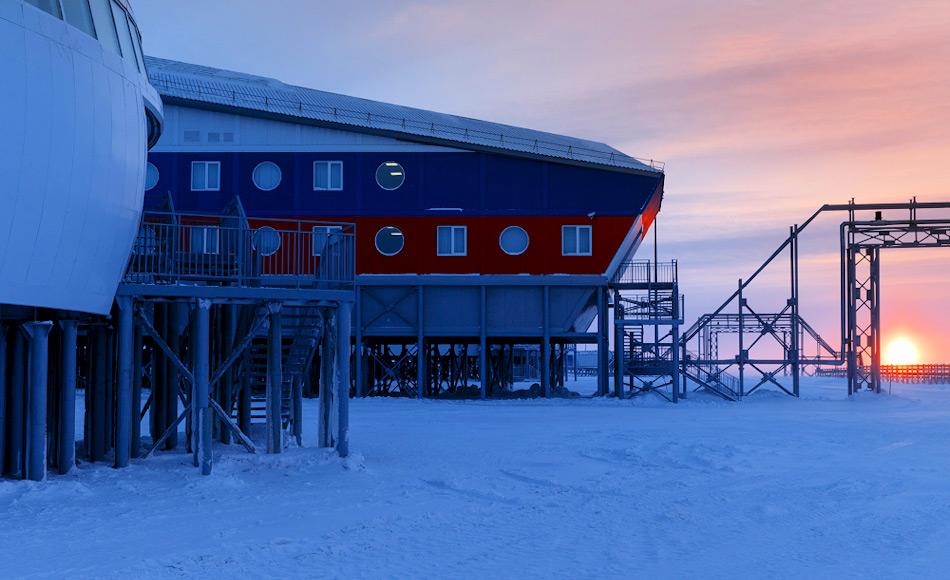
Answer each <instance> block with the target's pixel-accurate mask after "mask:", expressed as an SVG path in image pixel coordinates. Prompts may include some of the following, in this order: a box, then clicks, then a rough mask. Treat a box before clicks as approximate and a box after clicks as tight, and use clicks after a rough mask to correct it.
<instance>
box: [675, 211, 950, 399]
mask: <svg viewBox="0 0 950 580" xmlns="http://www.w3.org/2000/svg"><path fill="white" fill-rule="evenodd" d="M921 210H927V211H933V212H942V211H946V210H950V202H918V201H917V200H916V199H912V200H910V201H909V202H907V203H880V204H856V203H854V201H853V200H852V202H851V203H849V204H840V205H824V206H822V207H820V208H819V209H818V210H817V211H816V212H815V213H813V214H812V215H811V216H810V217H809V218H808V219H807V220H806V221H805V222H804V223H803V224H802V225H801V226H798V225H795V226H792V227H791V228H790V229H789V236H788V238H786V240H785V241H784V242H783V243H782V244H781V245H780V246H779V247H778V248H777V249H776V250H775V251H774V252H773V253H772V254H771V255H770V256H769V257H768V258H767V259H766V260H765V262H764V263H763V264H762V265H761V266H759V268H757V269H756V270H755V271H754V272H753V273H752V275H751V276H749V277H748V278H746V279H744V280H743V279H740V280H739V283H738V287H737V289H736V290H735V291H734V292H733V293H732V294H731V295H730V296H729V297H728V298H727V299H726V300H725V301H724V302H723V303H722V304H721V305H720V306H719V307H718V308H717V309H716V310H715V311H713V312H712V313H710V314H704V315H701V316H700V317H699V318H698V319H697V320H696V322H695V323H694V324H693V325H692V326H691V327H690V328H689V329H688V330H687V331H686V332H684V333H683V336H682V338H681V340H680V348H681V353H682V356H681V360H682V371H683V384H684V388H685V386H686V384H687V382H688V381H689V382H692V384H693V385H694V387H695V388H696V389H697V390H700V389H701V390H706V391H708V392H711V393H713V394H716V395H718V396H720V397H723V398H726V399H729V400H738V399H740V398H742V397H744V396H747V395H749V394H751V393H753V392H755V391H756V390H757V389H759V388H761V387H762V386H764V385H766V384H769V385H773V386H776V387H777V388H778V389H779V390H780V391H781V392H785V393H787V394H789V395H792V396H795V397H797V396H799V392H800V376H801V374H802V371H803V369H804V368H818V367H821V366H840V365H843V364H846V365H847V376H848V393H849V394H853V393H855V392H858V391H860V390H871V391H875V392H879V391H880V385H881V379H880V376H881V359H880V350H881V344H880V341H881V301H880V294H881V293H880V286H881V268H880V251H881V250H882V249H887V248H934V247H950V233H948V232H950V217H946V218H944V217H939V216H938V217H936V218H931V219H919V218H918V212H919V211H921ZM835 212H846V213H847V215H848V217H847V220H845V221H844V222H843V223H841V225H840V254H841V261H840V269H841V279H840V285H841V295H840V336H841V340H840V343H839V344H840V347H839V348H837V349H835V348H833V347H832V346H831V344H830V343H829V342H827V341H825V340H824V339H823V338H821V336H820V335H818V333H817V332H816V331H815V330H814V328H813V327H812V326H811V325H810V324H808V322H807V321H806V320H805V319H804V317H803V316H802V315H801V312H800V310H799V308H800V295H799V255H798V251H799V237H800V235H801V233H802V231H803V230H804V229H805V228H806V227H808V226H809V225H810V224H811V223H812V222H813V221H814V220H815V219H817V218H818V217H819V216H820V215H822V214H824V213H835ZM886 212H888V213H891V214H892V213H893V212H901V213H904V214H905V215H906V216H907V217H906V218H903V217H899V218H896V219H895V218H894V217H893V216H890V217H887V219H885V215H884V214H885V213H886ZM859 213H861V214H870V217H871V219H859V218H858V215H859ZM786 252H787V255H788V259H789V262H788V263H789V276H788V281H789V291H788V295H787V297H786V298H783V301H784V304H783V305H782V307H781V308H780V309H779V310H778V311H767V312H763V311H760V310H759V309H757V308H754V307H753V306H752V304H751V303H750V301H749V298H748V294H749V285H750V284H751V283H752V282H753V281H754V280H755V279H756V278H758V276H759V275H760V274H761V273H762V272H763V270H765V269H766V268H767V267H768V266H769V265H771V264H772V263H773V262H775V261H776V260H777V259H778V258H779V257H780V256H781V255H783V254H785V253H786ZM730 308H734V309H735V310H734V311H733V312H729V309H730ZM723 333H730V334H733V335H735V337H736V344H735V345H734V346H735V347H736V351H735V353H734V354H733V353H729V354H725V353H723V352H721V346H720V343H719V336H720V334H723ZM812 347H813V348H812ZM811 353H813V354H811ZM780 374H781V375H788V376H790V377H791V388H787V387H786V386H785V385H783V384H781V383H780V382H779V381H778V380H777V377H778V376H779V375H780ZM750 380H751V381H754V382H750Z"/></svg>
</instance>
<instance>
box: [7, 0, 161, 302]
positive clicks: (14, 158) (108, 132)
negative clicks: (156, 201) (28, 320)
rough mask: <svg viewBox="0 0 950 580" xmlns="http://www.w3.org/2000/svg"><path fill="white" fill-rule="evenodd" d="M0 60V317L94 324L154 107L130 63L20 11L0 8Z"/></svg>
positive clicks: (118, 250)
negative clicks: (10, 314) (17, 309)
mask: <svg viewBox="0 0 950 580" xmlns="http://www.w3.org/2000/svg"><path fill="white" fill-rule="evenodd" d="M120 10H121V9H120ZM120 14H124V13H121V12H120ZM0 55H2V58H0V78H2V79H3V90H2V91H0V127H2V133H0V305H2V304H14V305H25V306H37V307H46V308H56V309H64V310H74V311H80V312H90V313H97V314H105V313H107V312H108V311H109V309H110V307H111V305H112V300H113V298H114V296H115V291H116V288H117V286H118V283H119V280H120V278H121V276H122V273H123V270H124V268H125V265H126V261H127V260H128V256H129V251H130V248H131V246H132V242H133V239H134V237H135V235H136V231H137V228H138V222H139V218H140V216H141V211H142V198H143V192H144V181H145V162H146V150H147V140H148V130H149V129H148V118H147V116H146V109H148V110H149V111H150V115H151V117H152V118H153V119H154V120H155V121H156V122H158V123H160V122H161V117H162V107H161V101H160V99H159V98H158V95H157V93H156V92H155V91H154V89H153V88H152V87H151V86H150V85H149V84H148V79H147V76H146V75H145V73H144V70H143V69H142V64H141V61H140V60H139V59H137V58H136V56H135V55H134V54H133V55H131V57H130V58H122V56H120V55H118V54H116V53H115V52H113V51H112V50H110V49H107V48H104V46H103V45H102V44H101V43H100V42H99V41H98V40H97V39H96V38H94V37H93V36H91V35H90V34H88V33H85V32H83V31H81V30H80V29H78V28H76V27H75V26H72V25H70V24H68V23H67V22H65V21H63V20H60V19H58V18H56V17H55V16H53V15H51V14H48V13H47V12H44V11H43V10H40V9H39V8H37V7H35V6H33V5H31V4H30V3H27V2H21V1H18V0H16V1H10V0H5V1H3V2H0Z"/></svg>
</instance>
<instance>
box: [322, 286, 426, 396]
mask: <svg viewBox="0 0 950 580" xmlns="http://www.w3.org/2000/svg"><path fill="white" fill-rule="evenodd" d="M416 291H417V292H418V306H417V308H418V312H417V313H416V314H417V316H416V324H417V326H416V357H417V360H416V392H417V395H418V397H419V398H420V399H421V398H422V397H424V396H425V391H426V383H427V380H426V377H427V374H426V353H425V350H426V349H425V330H424V327H423V324H424V322H425V321H424V319H423V310H424V309H425V290H424V289H423V287H422V286H421V285H420V286H417V287H416ZM337 348H340V345H339V344H337Z"/></svg>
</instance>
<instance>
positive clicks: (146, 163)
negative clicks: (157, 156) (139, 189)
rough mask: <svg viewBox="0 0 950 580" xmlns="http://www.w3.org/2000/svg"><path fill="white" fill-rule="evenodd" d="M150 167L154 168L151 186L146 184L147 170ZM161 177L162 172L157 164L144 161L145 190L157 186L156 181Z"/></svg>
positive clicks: (150, 189)
mask: <svg viewBox="0 0 950 580" xmlns="http://www.w3.org/2000/svg"><path fill="white" fill-rule="evenodd" d="M150 169H154V170H155V183H153V184H152V186H151V187H149V186H148V172H149V170H150ZM161 179H162V172H161V171H159V169H158V166H157V165H155V164H154V163H152V162H151V161H146V162H145V191H152V190H153V189H155V188H156V187H158V182H159V181H160V180H161Z"/></svg>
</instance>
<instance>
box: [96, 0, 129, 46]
mask: <svg viewBox="0 0 950 580" xmlns="http://www.w3.org/2000/svg"><path fill="white" fill-rule="evenodd" d="M90 6H91V7H92V20H93V22H95V24H96V36H97V37H98V38H99V42H101V43H102V45H103V46H105V47H106V48H107V49H108V50H111V51H112V52H114V53H116V54H120V55H121V54H122V50H121V49H120V48H119V35H118V34H117V33H116V31H115V21H114V20H113V19H112V4H111V2H110V0H92V3H91V4H90Z"/></svg>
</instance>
